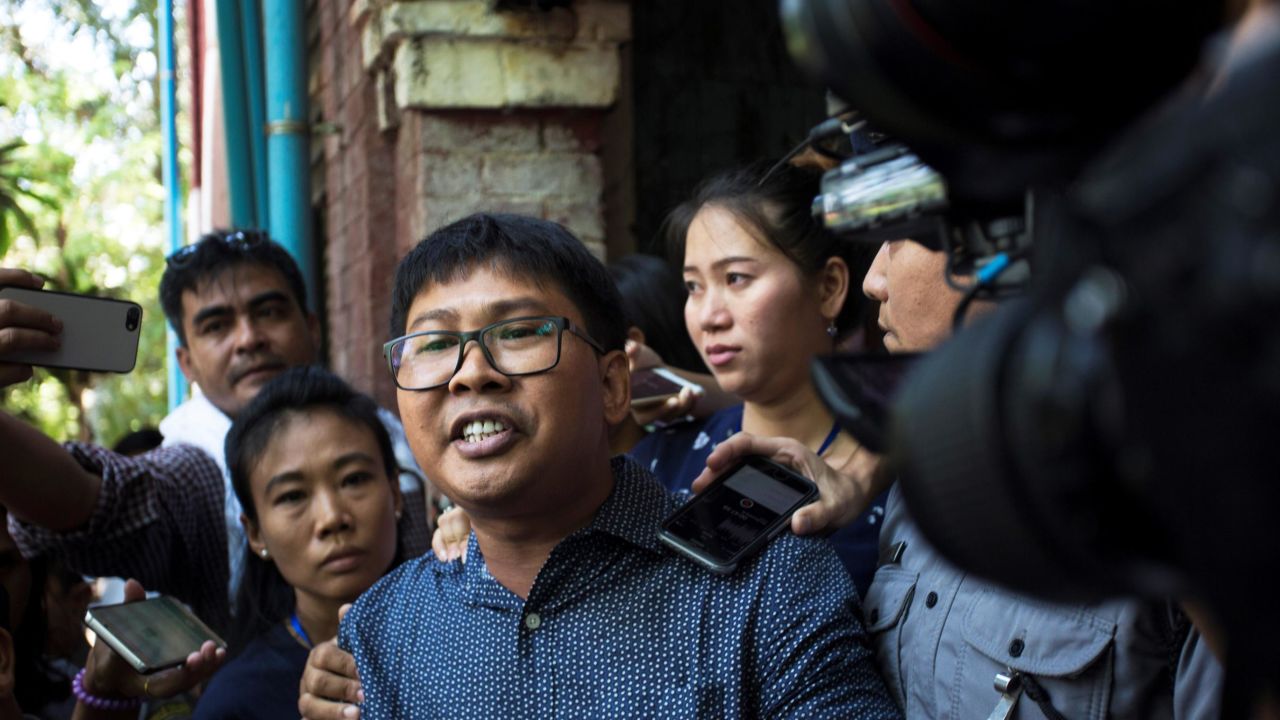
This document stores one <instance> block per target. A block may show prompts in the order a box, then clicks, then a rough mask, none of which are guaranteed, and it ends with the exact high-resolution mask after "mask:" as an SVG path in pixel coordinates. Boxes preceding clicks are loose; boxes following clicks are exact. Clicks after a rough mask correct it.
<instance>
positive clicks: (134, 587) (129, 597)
mask: <svg viewBox="0 0 1280 720" xmlns="http://www.w3.org/2000/svg"><path fill="white" fill-rule="evenodd" d="M124 597H125V602H126V603H132V604H138V603H141V602H142V601H143V600H145V599H146V591H145V590H144V589H143V587H142V585H141V584H140V583H139V582H138V581H137V580H129V581H128V582H126V583H125V586H124ZM226 659H227V651H226V649H225V648H223V647H221V646H219V645H218V644H217V643H215V642H214V641H213V640H206V641H204V643H203V644H201V645H200V648H199V651H198V652H193V653H191V654H189V655H187V657H186V659H185V661H184V662H183V663H182V665H181V666H178V667H174V668H171V669H168V670H163V671H161V672H158V673H155V674H151V675H146V676H144V675H139V674H138V672H137V670H135V669H134V668H133V667H132V666H130V665H129V664H128V663H127V662H125V660H124V658H122V657H121V656H120V655H119V654H118V653H116V652H115V651H114V650H112V649H111V647H110V645H109V644H108V643H106V642H99V643H95V644H94V646H93V650H92V652H90V653H89V657H88V660H87V661H86V662H85V666H84V675H83V680H82V682H83V685H84V689H85V690H86V691H88V692H89V693H90V694H92V695H97V696H99V697H126V698H128V697H136V698H166V697H172V696H174V695H177V694H178V693H182V692H187V691H188V690H190V689H192V688H194V687H196V686H197V685H200V684H201V683H203V682H204V681H205V680H208V679H209V677H210V676H212V675H213V673H214V672H216V671H217V670H218V668H219V667H221V666H222V663H223V662H224V661H225V660H226Z"/></svg>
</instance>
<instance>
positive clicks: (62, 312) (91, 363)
mask: <svg viewBox="0 0 1280 720" xmlns="http://www.w3.org/2000/svg"><path fill="white" fill-rule="evenodd" d="M0 299H6V300H13V301H15V302H20V303H22V304H24V305H29V306H31V307H37V308H40V309H41V310H44V311H46V312H48V313H50V314H52V315H53V316H54V317H56V318H58V319H59V320H61V321H62V336H61V339H62V346H61V347H59V348H58V349H57V350H51V351H42V352H19V353H10V354H7V355H0V362H12V363H21V364H23V365H39V366H41V367H53V368H70V369H73V370H89V371H94V372H117V373H127V372H129V371H131V370H133V366H134V364H135V363H136V362H137V359H138V338H139V337H140V336H141V334H142V307H141V306H139V305H138V304H137V303H135V302H129V301H127V300H116V299H114V298H104V297H94V296H92V295H75V294H72V293H63V292H55V291H52V290H33V289H31V288H21V287H0Z"/></svg>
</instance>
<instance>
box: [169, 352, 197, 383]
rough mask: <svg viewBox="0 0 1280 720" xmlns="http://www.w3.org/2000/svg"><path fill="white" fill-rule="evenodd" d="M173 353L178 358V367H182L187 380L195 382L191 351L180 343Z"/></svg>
mask: <svg viewBox="0 0 1280 720" xmlns="http://www.w3.org/2000/svg"><path fill="white" fill-rule="evenodd" d="M173 354H174V356H176V357H177V358H178V367H179V368H181V369H182V375H183V377H185V378H186V379H187V382H189V383H194V382H195V380H194V379H192V377H191V351H190V350H188V349H187V348H185V347H183V346H182V345H179V346H178V347H177V348H175V349H174V351H173Z"/></svg>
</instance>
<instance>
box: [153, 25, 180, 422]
mask: <svg viewBox="0 0 1280 720" xmlns="http://www.w3.org/2000/svg"><path fill="white" fill-rule="evenodd" d="M158 12H159V14H160V18H159V20H160V23H159V27H160V38H159V40H160V134H161V141H162V142H163V143H164V153H163V155H162V158H161V170H160V174H161V178H162V179H163V181H164V226H165V229H166V230H168V231H169V243H168V244H169V252H170V253H173V252H174V251H176V250H177V249H178V248H180V247H182V213H181V210H180V209H181V207H182V187H181V186H182V183H181V182H180V179H179V177H178V133H177V113H178V106H177V103H176V102H175V97H174V78H173V76H174V67H175V63H174V52H173V0H164V1H163V2H161V3H160V7H159V9H158ZM166 330H167V332H166V346H167V352H166V354H165V357H166V360H167V362H166V363H165V364H166V368H167V372H168V375H169V383H168V385H169V410H170V411H172V410H173V409H174V408H176V407H178V405H181V404H182V401H183V400H185V399H186V398H187V379H186V377H184V376H183V374H182V370H181V369H179V368H178V360H177V357H176V350H177V347H178V337H177V335H176V334H175V333H174V332H173V328H171V327H170V328H167V329H166Z"/></svg>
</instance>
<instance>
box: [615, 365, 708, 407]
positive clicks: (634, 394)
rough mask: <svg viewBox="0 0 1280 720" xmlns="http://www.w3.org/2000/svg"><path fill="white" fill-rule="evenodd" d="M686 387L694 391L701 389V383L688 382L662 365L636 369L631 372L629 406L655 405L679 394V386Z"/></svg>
mask: <svg viewBox="0 0 1280 720" xmlns="http://www.w3.org/2000/svg"><path fill="white" fill-rule="evenodd" d="M686 387H689V388H693V390H694V392H698V391H701V390H702V386H701V385H699V384H697V383H693V382H689V381H688V380H685V379H684V378H682V377H680V376H679V375H677V374H675V373H674V372H671V371H670V370H668V369H666V368H663V367H652V368H645V369H644V370H637V371H635V372H633V373H631V406H632V407H645V406H648V405H656V404H658V403H660V402H663V401H664V400H666V399H667V398H671V397H675V396H676V395H679V394H680V390H681V388H686Z"/></svg>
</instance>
